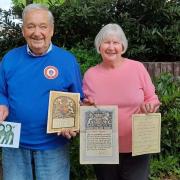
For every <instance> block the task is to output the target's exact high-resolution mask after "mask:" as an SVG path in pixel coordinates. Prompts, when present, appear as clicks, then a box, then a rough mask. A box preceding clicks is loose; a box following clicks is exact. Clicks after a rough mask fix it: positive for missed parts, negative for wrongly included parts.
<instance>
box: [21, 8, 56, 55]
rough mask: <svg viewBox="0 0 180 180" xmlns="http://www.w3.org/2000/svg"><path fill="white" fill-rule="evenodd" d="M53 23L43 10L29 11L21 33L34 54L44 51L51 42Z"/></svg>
mask: <svg viewBox="0 0 180 180" xmlns="http://www.w3.org/2000/svg"><path fill="white" fill-rule="evenodd" d="M53 32H54V25H53V24H52V23H51V22H50V20H49V16H48V12H47V11H45V10H32V11H29V12H28V13H27V14H26V16H25V18H24V23H23V27H22V33H23V36H24V38H25V40H26V41H27V44H28V45H29V48H30V49H31V51H32V52H33V53H34V54H36V55H41V54H43V53H44V52H46V51H47V50H48V48H49V45H50V43H51V38H52V36H53Z"/></svg>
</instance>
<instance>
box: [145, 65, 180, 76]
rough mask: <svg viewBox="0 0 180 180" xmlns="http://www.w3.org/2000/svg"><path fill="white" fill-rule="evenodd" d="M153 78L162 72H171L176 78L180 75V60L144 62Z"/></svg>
mask: <svg viewBox="0 0 180 180" xmlns="http://www.w3.org/2000/svg"><path fill="white" fill-rule="evenodd" d="M143 64H144V66H145V67H146V69H147V70H148V72H149V74H150V76H151V78H154V77H157V76H159V75H160V74H161V73H165V72H169V73H171V74H173V76H174V77H175V78H179V77H180V62H143Z"/></svg>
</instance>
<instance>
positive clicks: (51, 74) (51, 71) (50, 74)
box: [44, 66, 58, 79]
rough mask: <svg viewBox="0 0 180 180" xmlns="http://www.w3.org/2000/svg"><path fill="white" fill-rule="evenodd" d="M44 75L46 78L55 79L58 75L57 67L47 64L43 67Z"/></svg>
mask: <svg viewBox="0 0 180 180" xmlns="http://www.w3.org/2000/svg"><path fill="white" fill-rule="evenodd" d="M44 76H45V77H46V78H47V79H55V78H56V77H57V76H58V69H57V68H56V67H54V66H47V67H46V68H45V69H44Z"/></svg>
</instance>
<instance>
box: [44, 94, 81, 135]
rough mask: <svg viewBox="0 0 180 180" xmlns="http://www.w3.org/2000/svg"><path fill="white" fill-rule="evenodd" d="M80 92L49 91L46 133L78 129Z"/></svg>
mask: <svg viewBox="0 0 180 180" xmlns="http://www.w3.org/2000/svg"><path fill="white" fill-rule="evenodd" d="M79 102H80V94H79V93H67V92H60V91H50V97H49V110H48V123H47V133H55V132H60V131H61V130H62V129H72V130H74V131H77V130H79V113H80V112H79V111H80V105H79Z"/></svg>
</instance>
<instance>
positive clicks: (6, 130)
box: [0, 121, 21, 148]
mask: <svg viewBox="0 0 180 180" xmlns="http://www.w3.org/2000/svg"><path fill="white" fill-rule="evenodd" d="M20 130H21V124H20V123H14V122H7V121H3V122H2V123H0V147H9V148H18V147H19V139H20Z"/></svg>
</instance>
